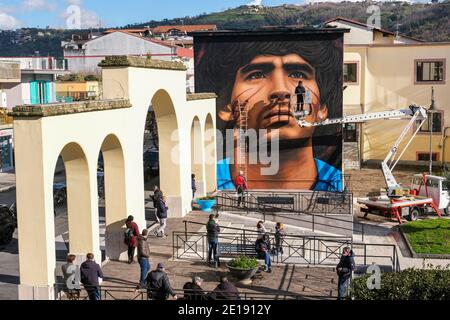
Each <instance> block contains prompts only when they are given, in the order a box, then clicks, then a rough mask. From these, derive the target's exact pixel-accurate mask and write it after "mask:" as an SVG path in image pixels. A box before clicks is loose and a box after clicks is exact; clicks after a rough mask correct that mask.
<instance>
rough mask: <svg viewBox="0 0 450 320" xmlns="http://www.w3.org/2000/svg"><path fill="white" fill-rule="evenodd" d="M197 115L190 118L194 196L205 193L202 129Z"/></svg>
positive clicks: (201, 195)
mask: <svg viewBox="0 0 450 320" xmlns="http://www.w3.org/2000/svg"><path fill="white" fill-rule="evenodd" d="M203 128H204V127H203V123H202V121H200V119H199V117H198V116H195V117H194V119H192V126H191V133H190V134H191V150H190V151H191V173H192V174H195V180H196V187H197V191H196V193H195V197H203V196H205V195H206V187H205V152H204V150H203V140H204V129H203Z"/></svg>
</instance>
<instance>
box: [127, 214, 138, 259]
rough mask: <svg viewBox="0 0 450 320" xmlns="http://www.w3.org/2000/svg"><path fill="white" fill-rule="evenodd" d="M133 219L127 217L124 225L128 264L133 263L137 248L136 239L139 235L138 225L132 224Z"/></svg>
mask: <svg viewBox="0 0 450 320" xmlns="http://www.w3.org/2000/svg"><path fill="white" fill-rule="evenodd" d="M133 220H134V217H133V216H128V218H127V221H126V223H125V226H126V229H125V234H124V238H125V240H124V242H125V244H126V245H127V246H128V263H129V264H131V263H133V260H134V252H135V250H136V247H137V237H138V236H139V235H140V233H139V227H138V225H137V224H136V223H135V222H133Z"/></svg>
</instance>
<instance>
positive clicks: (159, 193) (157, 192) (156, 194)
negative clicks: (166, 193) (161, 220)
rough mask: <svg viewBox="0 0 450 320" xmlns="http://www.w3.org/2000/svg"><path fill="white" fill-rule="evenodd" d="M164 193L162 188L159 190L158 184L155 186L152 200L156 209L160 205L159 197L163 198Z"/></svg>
mask: <svg viewBox="0 0 450 320" xmlns="http://www.w3.org/2000/svg"><path fill="white" fill-rule="evenodd" d="M162 196H163V193H162V191H161V190H159V188H158V186H155V188H154V189H153V196H152V200H153V207H154V208H155V209H156V208H157V207H158V200H159V198H162Z"/></svg>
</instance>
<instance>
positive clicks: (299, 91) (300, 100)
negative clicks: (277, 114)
mask: <svg viewBox="0 0 450 320" xmlns="http://www.w3.org/2000/svg"><path fill="white" fill-rule="evenodd" d="M305 92H306V90H305V87H304V86H303V81H299V82H298V86H297V87H296V88H295V95H296V96H297V112H298V111H303V105H304V101H305ZM300 106H301V109H300Z"/></svg>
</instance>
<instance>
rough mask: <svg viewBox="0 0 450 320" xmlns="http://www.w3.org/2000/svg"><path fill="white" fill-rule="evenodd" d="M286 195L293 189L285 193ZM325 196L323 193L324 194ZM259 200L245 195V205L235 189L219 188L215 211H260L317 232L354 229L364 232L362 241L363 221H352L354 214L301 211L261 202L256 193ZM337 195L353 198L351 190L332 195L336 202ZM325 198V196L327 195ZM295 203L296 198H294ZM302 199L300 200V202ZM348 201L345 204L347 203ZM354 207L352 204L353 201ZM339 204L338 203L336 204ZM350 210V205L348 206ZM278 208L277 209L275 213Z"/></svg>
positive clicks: (351, 232)
mask: <svg viewBox="0 0 450 320" xmlns="http://www.w3.org/2000/svg"><path fill="white" fill-rule="evenodd" d="M279 194H283V195H284V196H286V195H287V194H291V193H282V192H280V193H279ZM293 196H294V197H298V198H300V199H301V198H302V197H303V193H302V192H298V193H293ZM322 196H324V195H323V194H322ZM252 197H253V198H256V200H254V201H251V200H249V198H248V197H247V198H246V199H244V201H243V204H244V206H243V207H240V206H238V199H237V195H236V192H234V193H232V192H225V193H224V192H220V193H219V195H217V196H216V199H217V205H216V207H215V210H216V213H219V212H220V211H231V212H234V211H237V212H241V213H244V212H245V213H246V214H247V215H252V214H257V215H259V216H260V217H261V218H262V219H263V220H264V221H266V220H267V219H268V218H270V219H272V220H273V221H275V220H276V222H282V223H289V224H295V225H297V226H300V227H303V228H309V229H310V230H311V231H312V232H316V231H318V230H320V231H325V232H329V233H335V234H344V235H346V236H353V235H354V234H355V233H356V234H360V235H361V241H364V233H365V229H364V224H363V223H359V222H354V221H353V214H352V213H349V214H341V215H340V216H338V217H337V216H336V215H333V216H329V215H328V216H327V215H326V214H322V213H321V212H315V213H314V212H311V211H299V210H295V209H289V208H286V206H274V205H268V204H261V203H258V201H257V197H255V196H252ZM337 197H342V198H341V199H342V200H343V202H344V203H348V202H353V196H352V194H345V193H344V194H337V195H336V194H335V195H334V196H331V200H330V202H336V201H338V200H336V198H337ZM324 199H325V197H324ZM294 203H295V202H294ZM300 203H301V202H300ZM347 205H348V204H345V207H347ZM350 207H352V205H350ZM335 208H336V206H335ZM346 210H347V209H346ZM275 212H277V213H275Z"/></svg>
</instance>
